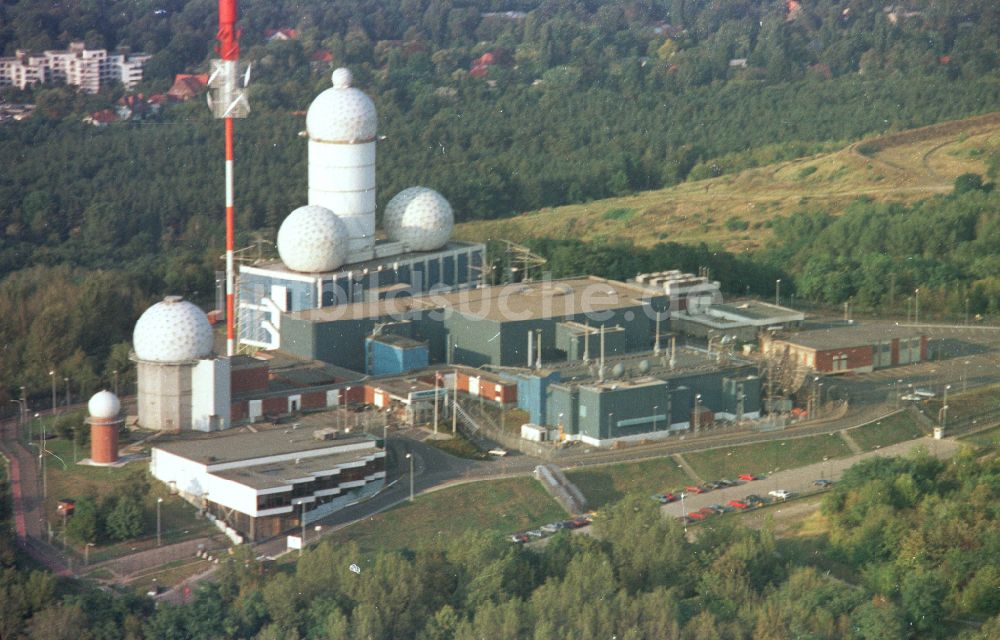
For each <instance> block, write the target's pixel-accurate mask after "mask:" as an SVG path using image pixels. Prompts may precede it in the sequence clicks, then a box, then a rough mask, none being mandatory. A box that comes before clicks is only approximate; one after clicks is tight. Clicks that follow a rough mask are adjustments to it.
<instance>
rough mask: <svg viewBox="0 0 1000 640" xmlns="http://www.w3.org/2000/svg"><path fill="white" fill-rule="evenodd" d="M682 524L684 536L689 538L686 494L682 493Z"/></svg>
mask: <svg viewBox="0 0 1000 640" xmlns="http://www.w3.org/2000/svg"><path fill="white" fill-rule="evenodd" d="M681 522H683V523H684V535H685V536H687V532H688V520H687V509H685V508H684V492H683V491H681Z"/></svg>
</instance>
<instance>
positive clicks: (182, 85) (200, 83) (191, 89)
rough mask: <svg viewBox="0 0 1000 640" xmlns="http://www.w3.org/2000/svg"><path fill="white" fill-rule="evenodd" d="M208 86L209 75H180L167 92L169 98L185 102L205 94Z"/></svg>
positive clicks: (175, 78)
mask: <svg viewBox="0 0 1000 640" xmlns="http://www.w3.org/2000/svg"><path fill="white" fill-rule="evenodd" d="M207 86H208V74H205V73H201V74H188V73H179V74H177V76H175V77H174V84H173V86H172V87H170V90H169V91H167V97H169V98H173V99H174V100H178V101H180V102H184V101H186V100H190V99H191V98H194V97H195V96H197V95H200V94H202V93H204V92H205V89H206V87H207Z"/></svg>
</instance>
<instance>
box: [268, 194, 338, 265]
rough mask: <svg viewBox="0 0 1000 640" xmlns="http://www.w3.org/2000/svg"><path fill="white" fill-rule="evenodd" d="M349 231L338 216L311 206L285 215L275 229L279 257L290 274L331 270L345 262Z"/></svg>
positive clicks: (324, 209)
mask: <svg viewBox="0 0 1000 640" xmlns="http://www.w3.org/2000/svg"><path fill="white" fill-rule="evenodd" d="M349 239H350V231H348V230H347V225H345V224H344V221H343V220H341V219H340V218H339V217H337V214H335V213H334V212H332V211H330V210H329V209H327V208H326V207H321V206H319V205H315V204H310V205H306V206H304V207H299V208H298V209H296V210H295V211H292V212H291V213H289V214H288V217H287V218H285V221H284V222H282V223H281V228H279V229H278V255H280V256H281V261H282V262H284V263H285V266H286V267H288V268H289V269H292V270H293V271H304V272H306V273H318V272H325V271H333V270H334V269H336V268H337V267H339V266H340V265H342V264H344V262H345V261H346V260H347V250H348V241H349Z"/></svg>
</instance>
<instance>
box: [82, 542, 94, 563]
mask: <svg viewBox="0 0 1000 640" xmlns="http://www.w3.org/2000/svg"><path fill="white" fill-rule="evenodd" d="M92 546H94V543H93V542H88V543H87V545H86V546H85V547H84V548H83V563H84V564H85V565H87V566H88V567H89V566H90V548H91V547H92Z"/></svg>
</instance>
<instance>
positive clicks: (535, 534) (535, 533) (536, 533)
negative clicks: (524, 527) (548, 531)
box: [525, 529, 544, 538]
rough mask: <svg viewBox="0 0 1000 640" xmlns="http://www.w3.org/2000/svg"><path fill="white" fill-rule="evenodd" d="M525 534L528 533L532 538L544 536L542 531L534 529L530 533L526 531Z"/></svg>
mask: <svg viewBox="0 0 1000 640" xmlns="http://www.w3.org/2000/svg"><path fill="white" fill-rule="evenodd" d="M525 533H527V534H528V535H529V536H531V537H532V538H541V537H542V535H544V534H543V533H542V530H541V529H532V530H530V531H526V532H525Z"/></svg>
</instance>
